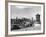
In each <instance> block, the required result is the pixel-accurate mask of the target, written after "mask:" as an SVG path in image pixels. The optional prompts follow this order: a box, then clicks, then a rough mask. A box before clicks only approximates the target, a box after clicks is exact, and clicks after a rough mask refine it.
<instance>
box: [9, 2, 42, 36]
mask: <svg viewBox="0 0 46 37" xmlns="http://www.w3.org/2000/svg"><path fill="white" fill-rule="evenodd" d="M11 5H26V6H41V30H38V31H36V30H34V31H22V32H21V31H19V32H18V31H11V26H10V25H11V23H10V19H11V17H10V6H11ZM28 33H31V34H32V33H43V5H41V4H25V3H23V4H22V3H10V2H9V3H8V35H14V34H15V35H16V34H28Z"/></svg>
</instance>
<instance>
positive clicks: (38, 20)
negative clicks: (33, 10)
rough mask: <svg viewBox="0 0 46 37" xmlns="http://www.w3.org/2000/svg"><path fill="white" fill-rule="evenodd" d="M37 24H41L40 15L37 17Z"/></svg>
mask: <svg viewBox="0 0 46 37" xmlns="http://www.w3.org/2000/svg"><path fill="white" fill-rule="evenodd" d="M36 22H38V24H40V15H39V14H37V15H36Z"/></svg>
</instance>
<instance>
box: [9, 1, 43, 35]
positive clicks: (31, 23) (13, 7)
mask: <svg viewBox="0 0 46 37" xmlns="http://www.w3.org/2000/svg"><path fill="white" fill-rule="evenodd" d="M41 32H43V5H42V4H28V3H27V4H26V3H12V2H10V3H8V34H10V35H12V34H28V33H31V34H32V33H41Z"/></svg>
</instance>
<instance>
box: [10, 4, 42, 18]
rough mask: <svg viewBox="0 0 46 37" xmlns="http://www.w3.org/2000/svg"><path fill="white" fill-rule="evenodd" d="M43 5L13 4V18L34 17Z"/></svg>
mask: <svg viewBox="0 0 46 37" xmlns="http://www.w3.org/2000/svg"><path fill="white" fill-rule="evenodd" d="M40 12H41V6H21V5H16V6H15V5H11V18H12V19H15V18H16V17H18V18H22V17H26V18H32V17H33V18H34V19H35V17H36V16H35V15H36V14H37V13H39V14H40Z"/></svg>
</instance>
